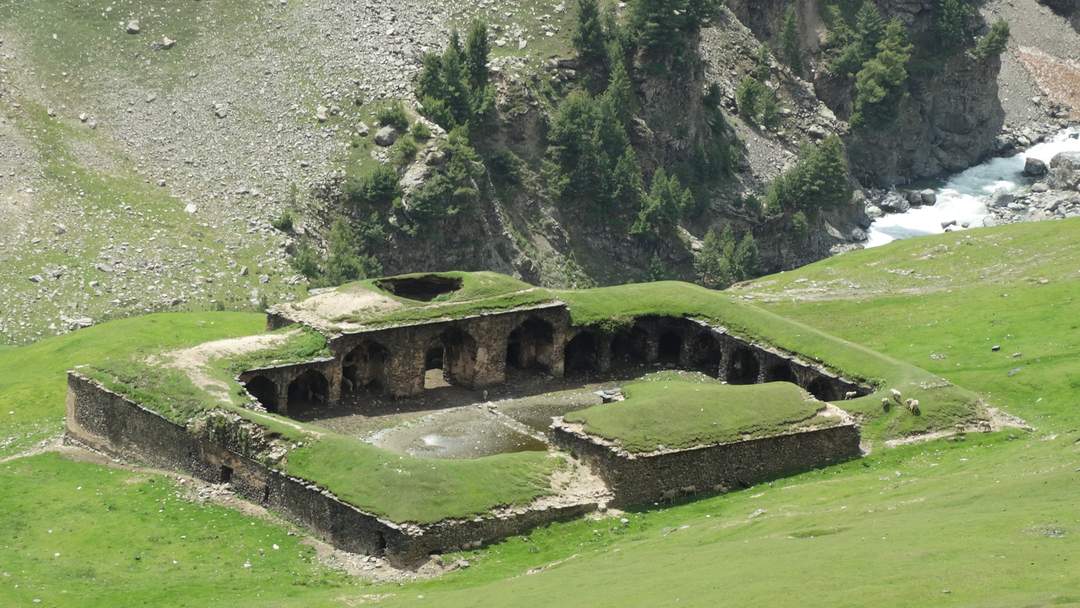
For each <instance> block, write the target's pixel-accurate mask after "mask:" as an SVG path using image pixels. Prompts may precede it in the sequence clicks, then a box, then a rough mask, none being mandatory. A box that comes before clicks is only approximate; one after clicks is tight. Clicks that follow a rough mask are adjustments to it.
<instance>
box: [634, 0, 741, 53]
mask: <svg viewBox="0 0 1080 608" xmlns="http://www.w3.org/2000/svg"><path fill="white" fill-rule="evenodd" d="M631 9H632V10H631V13H630V30H631V33H632V35H633V38H634V42H635V43H636V44H637V47H638V48H640V49H641V50H642V51H644V53H645V56H646V57H654V58H664V59H666V58H668V57H686V56H688V54H685V53H684V52H683V51H685V49H686V44H687V42H688V41H691V40H694V39H696V37H697V34H698V32H699V31H700V30H701V28H702V27H703V26H705V25H706V24H708V23H709V22H710V21H711V20H712V19H713V18H715V17H716V15H717V14H718V11H719V9H720V0H636V2H634V3H633V4H632V5H631Z"/></svg>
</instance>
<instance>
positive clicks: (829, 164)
mask: <svg viewBox="0 0 1080 608" xmlns="http://www.w3.org/2000/svg"><path fill="white" fill-rule="evenodd" d="M848 176H849V170H848V163H847V157H846V155H845V154H844V144H843V143H842V142H841V141H840V138H839V137H837V136H836V135H831V136H829V137H828V138H826V139H825V141H823V142H822V143H821V145H819V146H812V145H807V146H804V147H803V149H802V150H801V151H800V152H799V160H798V162H796V163H795V166H794V167H792V168H791V169H789V170H788V171H785V172H784V173H783V174H782V175H780V176H778V177H777V178H776V179H774V180H773V182H772V184H770V186H769V191H768V194H767V196H766V208H767V209H768V210H769V211H770V212H771V213H779V212H795V211H800V210H807V211H816V210H818V209H825V208H830V207H839V206H842V205H845V204H847V203H848V202H849V201H850V200H851V194H852V188H851V183H850V181H849V178H848Z"/></svg>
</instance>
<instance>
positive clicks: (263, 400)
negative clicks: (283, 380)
mask: <svg viewBox="0 0 1080 608" xmlns="http://www.w3.org/2000/svg"><path fill="white" fill-rule="evenodd" d="M244 388H246V389H247V392H249V393H251V396H252V397H254V398H255V400H256V401H258V402H259V404H260V405H262V406H263V407H264V408H266V411H268V412H276V411H277V409H278V397H277V385H276V384H274V381H273V380H271V379H269V378H267V377H266V376H255V377H254V378H252V379H251V380H248V381H247V382H246V383H244Z"/></svg>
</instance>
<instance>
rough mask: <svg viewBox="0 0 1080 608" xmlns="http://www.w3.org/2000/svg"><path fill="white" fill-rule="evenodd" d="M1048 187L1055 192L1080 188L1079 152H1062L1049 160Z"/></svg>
mask: <svg viewBox="0 0 1080 608" xmlns="http://www.w3.org/2000/svg"><path fill="white" fill-rule="evenodd" d="M1049 186H1050V187H1051V188H1055V189H1057V190H1076V189H1077V186H1080V152H1062V153H1060V154H1058V155H1056V156H1054V158H1053V159H1051V160H1050V179H1049Z"/></svg>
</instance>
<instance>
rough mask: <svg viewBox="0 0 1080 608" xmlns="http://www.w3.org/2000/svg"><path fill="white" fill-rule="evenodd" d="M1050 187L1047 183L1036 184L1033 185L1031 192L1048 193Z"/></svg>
mask: <svg viewBox="0 0 1080 608" xmlns="http://www.w3.org/2000/svg"><path fill="white" fill-rule="evenodd" d="M1049 190H1050V186H1048V185H1046V182H1036V183H1034V184H1032V186H1031V191H1032V192H1036V193H1042V192H1048V191H1049Z"/></svg>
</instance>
